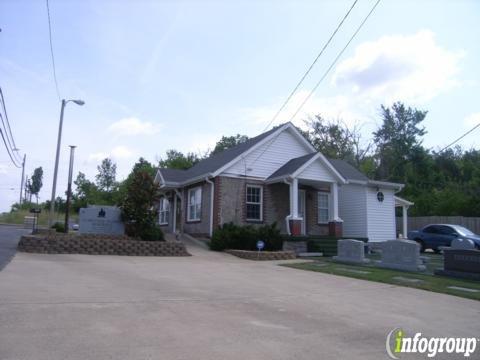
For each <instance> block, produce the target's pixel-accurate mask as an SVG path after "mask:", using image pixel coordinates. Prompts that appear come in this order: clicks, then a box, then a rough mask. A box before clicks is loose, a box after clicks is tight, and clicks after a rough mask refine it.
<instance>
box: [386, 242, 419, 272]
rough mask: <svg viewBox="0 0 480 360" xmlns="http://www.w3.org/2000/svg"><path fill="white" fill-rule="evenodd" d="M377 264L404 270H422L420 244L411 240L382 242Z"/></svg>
mask: <svg viewBox="0 0 480 360" xmlns="http://www.w3.org/2000/svg"><path fill="white" fill-rule="evenodd" d="M377 264H378V266H380V267H384V268H389V269H396V270H406V271H423V270H425V269H426V268H425V265H423V264H422V260H421V258H420V245H419V244H417V243H416V242H415V241H411V240H390V241H385V242H384V243H382V259H381V260H380V261H378V262H377Z"/></svg>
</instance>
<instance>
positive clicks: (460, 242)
mask: <svg viewBox="0 0 480 360" xmlns="http://www.w3.org/2000/svg"><path fill="white" fill-rule="evenodd" d="M450 247H451V248H452V249H463V250H475V243H474V242H473V241H472V240H470V239H453V241H452V243H451V244H450Z"/></svg>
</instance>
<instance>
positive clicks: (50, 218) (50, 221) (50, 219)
mask: <svg viewBox="0 0 480 360" xmlns="http://www.w3.org/2000/svg"><path fill="white" fill-rule="evenodd" d="M69 102H74V103H75V104H77V105H79V106H82V105H84V104H85V101H83V100H65V99H63V100H62V107H61V110H60V124H59V126H58V138H57V154H56V156H55V168H54V170H53V186H52V198H51V200H50V214H48V227H49V228H51V227H52V225H53V212H54V210H55V190H56V189H57V173H58V160H59V157H60V143H61V142H62V126H63V112H64V110H65V106H66V105H67V103H69Z"/></svg>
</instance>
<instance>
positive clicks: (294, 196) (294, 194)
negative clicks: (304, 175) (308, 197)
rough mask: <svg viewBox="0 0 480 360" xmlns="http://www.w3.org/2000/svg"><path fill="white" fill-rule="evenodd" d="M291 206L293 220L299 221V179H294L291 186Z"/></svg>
mask: <svg viewBox="0 0 480 360" xmlns="http://www.w3.org/2000/svg"><path fill="white" fill-rule="evenodd" d="M290 205H291V208H290V215H292V219H298V179H293V180H292V183H291V184H290Z"/></svg>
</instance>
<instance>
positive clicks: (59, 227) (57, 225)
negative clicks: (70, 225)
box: [52, 222, 65, 233]
mask: <svg viewBox="0 0 480 360" xmlns="http://www.w3.org/2000/svg"><path fill="white" fill-rule="evenodd" d="M52 229H55V230H56V231H57V232H59V233H64V232H65V224H62V223H59V222H56V223H55V224H53V225H52Z"/></svg>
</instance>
